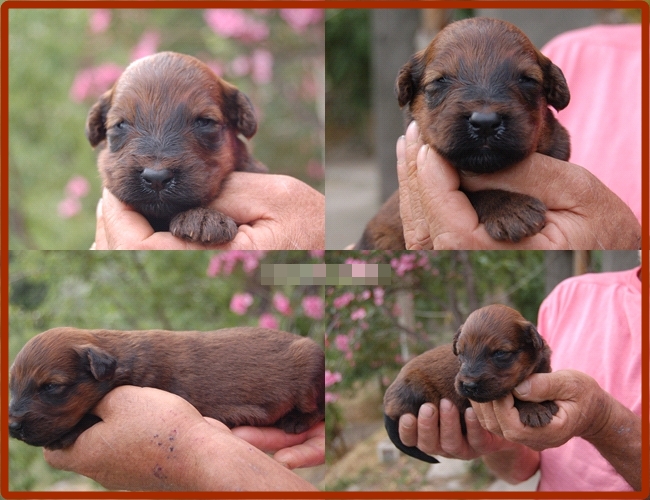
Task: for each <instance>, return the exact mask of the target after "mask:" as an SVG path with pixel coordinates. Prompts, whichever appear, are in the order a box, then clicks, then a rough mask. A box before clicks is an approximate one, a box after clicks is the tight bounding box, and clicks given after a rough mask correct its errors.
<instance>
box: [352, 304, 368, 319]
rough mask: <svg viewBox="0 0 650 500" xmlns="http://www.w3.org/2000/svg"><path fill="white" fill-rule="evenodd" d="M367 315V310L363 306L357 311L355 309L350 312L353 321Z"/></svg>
mask: <svg viewBox="0 0 650 500" xmlns="http://www.w3.org/2000/svg"><path fill="white" fill-rule="evenodd" d="M365 317H366V310H365V309H364V308H363V307H360V308H359V309H357V310H356V311H353V312H352V314H350V319H351V320H353V321H356V320H360V319H363V318H365Z"/></svg>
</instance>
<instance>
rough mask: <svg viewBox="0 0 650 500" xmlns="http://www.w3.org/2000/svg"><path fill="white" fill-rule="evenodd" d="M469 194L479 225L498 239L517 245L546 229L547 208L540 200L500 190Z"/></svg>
mask: <svg viewBox="0 0 650 500" xmlns="http://www.w3.org/2000/svg"><path fill="white" fill-rule="evenodd" d="M465 194H466V195H467V197H468V198H469V200H470V202H471V203H472V205H473V207H474V210H476V214H477V215H478V220H479V222H480V223H482V224H484V226H485V230H486V231H487V233H488V234H489V235H490V236H491V237H492V238H494V239H495V240H499V241H502V240H508V241H512V242H515V243H516V242H518V241H519V240H521V239H522V238H525V237H526V236H533V235H534V234H537V233H539V232H540V231H541V230H542V228H543V227H544V223H545V217H544V214H545V213H546V206H545V205H544V203H542V202H541V201H540V200H538V199H537V198H533V197H532V196H528V195H525V194H520V193H512V192H510V191H502V190H499V189H490V190H486V191H476V192H473V193H469V192H468V193H465Z"/></svg>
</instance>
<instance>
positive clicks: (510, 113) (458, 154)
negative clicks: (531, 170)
mask: <svg viewBox="0 0 650 500" xmlns="http://www.w3.org/2000/svg"><path fill="white" fill-rule="evenodd" d="M396 93H397V99H398V101H399V105H400V106H407V105H408V111H409V113H408V115H409V119H414V120H415V121H416V122H417V124H418V125H419V128H420V133H421V136H422V140H423V141H424V142H425V143H426V144H428V145H429V146H431V147H433V149H434V150H435V151H436V152H437V153H438V154H440V155H441V156H442V157H443V158H445V159H446V160H447V161H449V162H450V163H451V164H452V165H453V166H454V167H456V169H458V170H459V171H461V172H466V173H471V174H483V173H489V172H496V171H498V170H502V169H505V168H507V167H509V166H511V165H513V164H515V163H517V162H519V161H521V160H523V159H524V158H526V157H527V156H529V155H530V154H532V153H534V152H536V151H537V152H539V153H542V154H545V155H548V156H552V157H554V158H558V159H561V160H568V159H569V135H568V133H567V131H566V130H565V129H564V127H562V125H560V124H559V122H558V121H557V120H556V119H555V117H554V116H553V113H552V112H551V110H550V109H549V108H548V106H549V105H550V106H553V107H554V108H555V109H557V110H560V109H564V108H565V107H566V106H567V104H568V103H569V89H568V87H567V84H566V80H565V79H564V75H563V74H562V71H561V70H560V69H559V68H558V67H557V66H555V65H554V64H553V63H552V62H551V61H550V60H549V59H548V58H547V57H546V56H544V55H542V54H541V53H540V52H539V51H538V50H537V49H536V48H535V47H534V46H533V44H532V43H531V42H530V40H528V38H527V37H526V35H524V33H522V32H521V31H520V30H519V29H518V28H517V27H515V26H513V25H512V24H510V23H507V22H505V21H499V20H496V19H485V18H473V19H465V20H463V21H458V22H455V23H452V24H450V25H449V26H447V27H446V28H444V29H443V30H442V31H440V33H438V35H437V36H436V37H435V38H434V39H433V41H432V42H431V43H430V45H429V46H428V47H427V48H426V49H424V50H422V51H420V52H418V53H417V54H415V55H413V57H411V60H410V61H409V62H408V63H406V64H405V65H404V66H403V67H402V69H401V70H400V72H399V75H398V77H397V83H396ZM465 194H466V195H467V197H468V198H469V201H470V202H471V203H472V205H473V207H474V209H475V210H476V213H477V215H478V219H479V222H480V223H483V224H485V229H486V231H487V232H488V234H489V235H490V236H491V237H492V238H494V239H496V240H510V241H514V242H516V241H519V240H520V239H522V238H524V237H526V236H532V235H533V234H536V233H538V232H539V231H540V230H541V229H542V227H543V226H544V213H545V212H546V207H545V206H544V204H543V203H542V202H541V201H539V200H537V199H536V198H532V197H530V196H526V195H522V194H518V193H512V192H508V191H502V190H486V191H478V192H473V193H470V192H465ZM357 248H361V249H373V248H377V249H384V250H398V249H403V248H405V242H404V234H403V229H402V221H401V219H400V217H399V195H398V193H397V192H396V193H395V194H394V195H393V196H391V197H390V198H389V199H388V201H387V202H386V203H385V204H384V206H383V207H382V208H381V209H380V211H379V213H378V214H377V215H376V216H375V217H374V218H373V219H372V220H371V221H370V222H369V223H368V226H367V227H366V230H365V232H364V234H363V236H362V239H361V241H360V242H359V243H358V244H357Z"/></svg>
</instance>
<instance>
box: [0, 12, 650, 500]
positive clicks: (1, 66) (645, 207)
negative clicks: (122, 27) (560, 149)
mask: <svg viewBox="0 0 650 500" xmlns="http://www.w3.org/2000/svg"><path fill="white" fill-rule="evenodd" d="M0 1H1V0H0ZM479 6H480V7H490V8H525V9H533V8H538V9H539V8H555V9H580V8H590V9H594V8H595V9H598V8H624V9H639V10H640V11H641V24H642V26H643V29H642V35H641V36H642V47H643V48H644V50H645V52H644V54H643V60H642V89H644V90H645V92H644V93H643V94H642V101H641V106H642V109H641V117H642V135H643V137H644V138H645V142H643V146H642V165H643V169H642V175H641V182H642V214H643V217H642V249H643V253H644V256H643V262H644V266H643V267H642V270H641V273H642V279H641V281H642V283H643V285H644V286H643V295H642V303H643V304H645V305H646V306H648V305H650V302H648V301H649V299H650V296H649V295H648V283H649V274H648V269H649V268H650V266H649V265H648V264H645V263H647V262H649V261H648V258H649V257H650V255H649V254H648V239H649V237H650V231H649V230H648V220H649V218H648V215H650V190H649V188H650V185H649V177H648V170H649V168H650V167H649V165H650V164H649V144H650V128H649V124H650V122H649V116H650V114H649V112H650V101H649V93H650V90H649V89H650V87H649V80H648V78H649V62H650V39H649V30H648V28H649V26H648V21H649V18H648V12H649V10H650V6H649V4H648V3H647V2H644V1H611V0H610V1H596V2H592V1H588V0H574V1H558V0H547V1H534V0H533V1H522V0H497V1H492V0H479V1H456V2H453V1H444V0H441V1H436V2H430V3H429V2H422V1H411V0H406V1H404V0H402V1H399V0H398V1H395V0H389V1H376V0H375V1H360V0H359V1H347V2H346V1H340V0H339V1H328V2H326V1H318V0H317V1H295V0H293V1H286V0H270V1H264V0H261V1H260V0H253V1H251V0H243V1H237V0H225V1H224V0H218V1H212V2H210V1H192V0H190V1H187V2H183V1H178V0H168V1H165V0H145V1H138V2H132V1H128V0H97V1H91V0H79V1H61V0H53V1H24V0H8V1H6V2H4V3H3V4H2V5H1V6H0V10H1V18H0V41H1V44H0V45H1V50H0V70H1V78H0V262H1V269H0V438H1V439H0V469H1V470H0V494H1V495H2V497H4V498H6V499H28V498H57V499H58V498H61V499H81V498H98V499H108V498H133V499H140V498H287V499H288V498H360V499H364V498H367V499H380V498H485V499H488V498H508V499H509V498H513V499H514V498H539V499H541V498H549V499H555V498H558V497H560V496H561V497H562V498H607V499H614V498H630V499H632V498H646V497H648V495H650V480H649V472H650V463H649V459H650V447H649V444H650V435H649V434H648V431H649V427H650V425H649V423H650V413H649V411H648V405H649V402H650V401H649V399H650V380H649V371H648V365H649V358H650V356H649V351H648V348H649V336H650V335H649V330H648V320H649V317H648V310H649V308H648V307H646V308H643V310H642V328H643V333H644V335H643V341H642V370H643V373H644V375H645V377H644V378H643V381H642V391H643V392H642V393H643V394H645V395H646V397H645V398H644V400H643V405H642V416H641V418H642V429H643V434H642V436H643V438H644V440H643V441H644V442H643V443H642V445H643V451H642V469H643V471H644V475H643V481H642V489H641V491H640V492H619V493H615V492H604V493H600V492H566V493H561V492H530V493H527V492H485V491H476V492H473V491H466V492H448V491H447V492H446V491H441V492H409V491H399V492H382V491H372V492H343V491H342V492H330V491H326V492H237V493H233V492H210V491H206V492H141V493H134V492H47V491H44V492H31V491H25V492H23V491H9V489H8V488H9V445H8V438H9V435H8V434H9V433H8V426H7V421H8V415H7V414H8V407H9V390H8V372H9V352H8V351H9V318H8V310H9V294H8V293H9V258H8V251H9V185H8V183H9V168H8V164H9V152H8V148H9V133H8V125H9V112H8V107H9V92H8V82H9V76H8V72H9V68H8V64H9V63H8V60H9V47H8V41H9V33H8V27H9V9H36V8H39V9H43V8H65V9H69V8H78V9H80V8H137V9H146V8H182V9H199V8H214V7H238V8H262V7H263V8H268V7H281V8H304V7H315V8H400V9H405V8H411V9H421V8H425V7H435V8H476V7H479Z"/></svg>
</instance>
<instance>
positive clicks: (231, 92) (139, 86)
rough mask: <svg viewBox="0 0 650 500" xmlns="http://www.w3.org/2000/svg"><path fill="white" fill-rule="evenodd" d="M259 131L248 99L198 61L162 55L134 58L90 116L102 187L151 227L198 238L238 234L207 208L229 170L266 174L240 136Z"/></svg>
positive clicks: (221, 240) (213, 240)
mask: <svg viewBox="0 0 650 500" xmlns="http://www.w3.org/2000/svg"><path fill="white" fill-rule="evenodd" d="M256 130H257V121H256V119H255V114H254V111H253V106H252V104H251V103H250V101H249V100H248V98H247V97H246V96H245V95H244V94H243V93H241V92H240V91H239V90H237V89H236V88H235V87H233V86H232V85H231V84H229V83H228V82H226V81H224V80H222V79H221V78H219V77H218V76H216V75H215V74H214V73H213V72H212V71H211V70H210V69H209V68H208V67H207V66H206V65H205V64H203V63H202V62H201V61H199V60H198V59H195V58H193V57H190V56H186V55H183V54H176V53H173V52H161V53H159V54H155V55H152V56H149V57H145V58H142V59H139V60H137V61H135V62H134V63H132V64H131V65H130V66H129V67H128V68H126V70H125V71H124V73H123V74H122V76H120V78H119V79H118V81H117V82H116V83H115V85H114V86H113V88H112V89H111V90H109V91H107V92H106V93H105V94H103V95H102V96H101V97H100V98H99V101H97V103H95V104H94V105H93V107H92V108H91V109H90V112H89V114H88V121H87V123H86V136H87V137H88V140H89V141H90V144H91V145H92V146H93V147H95V146H97V145H101V146H102V150H101V152H100V154H99V158H98V166H99V172H100V174H101V177H102V181H103V184H104V187H106V188H107V189H108V190H109V191H110V192H111V193H113V194H114V195H115V196H116V197H117V198H118V199H119V200H120V201H122V202H124V203H126V204H128V205H130V206H132V207H133V208H134V209H135V210H137V211H138V212H140V213H141V214H142V215H144V216H145V217H146V218H147V220H148V221H149V223H150V224H151V226H152V227H153V228H154V230H155V231H167V230H169V231H171V233H172V234H173V235H174V236H178V237H180V238H184V239H186V240H190V241H199V242H202V243H214V244H219V243H225V242H228V241H230V240H232V239H233V238H234V237H235V234H237V224H236V223H235V221H234V220H233V219H231V218H230V217H228V216H226V215H224V214H222V213H220V212H217V211H215V210H211V209H209V208H207V205H208V204H209V203H210V202H211V201H212V200H214V199H215V198H216V197H217V196H218V195H219V192H220V190H221V187H222V185H223V183H224V179H225V178H226V177H227V176H228V174H229V173H230V172H232V171H233V170H243V171H248V172H266V171H267V169H266V167H265V166H264V165H262V164H261V163H259V162H257V161H256V160H254V159H253V158H252V157H251V156H250V155H249V153H248V151H247V149H246V146H245V145H244V143H243V142H242V141H241V140H239V139H238V137H237V135H238V134H242V135H243V136H245V137H247V138H250V137H252V136H253V135H254V134H255V131H256Z"/></svg>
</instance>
